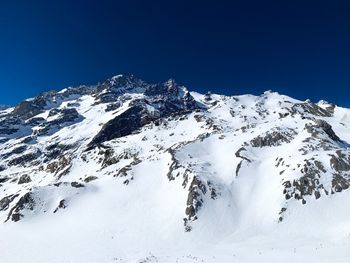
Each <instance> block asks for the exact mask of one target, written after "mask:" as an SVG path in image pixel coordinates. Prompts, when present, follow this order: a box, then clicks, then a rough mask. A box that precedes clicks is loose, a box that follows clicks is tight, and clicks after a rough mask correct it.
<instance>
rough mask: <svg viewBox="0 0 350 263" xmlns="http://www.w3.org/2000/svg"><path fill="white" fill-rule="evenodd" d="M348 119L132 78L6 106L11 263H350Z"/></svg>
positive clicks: (3, 134) (0, 184)
mask: <svg viewBox="0 0 350 263" xmlns="http://www.w3.org/2000/svg"><path fill="white" fill-rule="evenodd" d="M349 121H350V110H349V109H345V108H341V107H339V106H336V105H334V104H331V103H327V102H325V101H320V102H318V103H312V102H310V101H299V100H296V99H293V98H290V97H288V96H284V95H280V94H278V93H275V92H270V91H267V92H265V93H264V94H262V95H260V96H253V95H241V96H221V95H216V94H210V93H209V92H208V93H207V94H204V95H203V94H199V93H197V92H190V91H188V90H187V89H186V88H185V87H183V86H179V85H178V84H177V83H176V82H175V81H174V80H169V81H167V82H165V83H162V84H148V83H145V82H144V81H142V80H140V79H137V78H136V77H134V76H123V75H118V76H115V77H112V78H111V79H109V80H107V81H105V82H104V83H102V84H99V85H96V86H91V87H90V86H79V87H74V88H66V89H64V90H62V91H58V92H57V91H50V92H45V93H42V94H40V95H39V96H37V97H35V98H32V99H28V100H25V101H23V102H21V103H19V104H18V105H17V106H16V107H4V108H1V107H0V142H1V144H0V222H1V223H0V251H1V254H2V256H0V262H2V261H1V257H2V258H3V260H4V262H24V261H23V260H24V259H25V262H265V261H266V262H271V261H272V262H277V260H281V259H283V261H284V262H296V260H302V259H303V260H304V259H308V261H309V262H347V260H345V259H348V258H349V256H350V253H349V252H348V250H347V248H348V247H349V245H350V239H349V238H350V220H349V219H350V211H349V210H348V209H347V205H348V204H350V203H349V202H350V193H349V192H350V191H348V188H349V185H350V151H349V144H348V142H350V133H349V125H350V122H349Z"/></svg>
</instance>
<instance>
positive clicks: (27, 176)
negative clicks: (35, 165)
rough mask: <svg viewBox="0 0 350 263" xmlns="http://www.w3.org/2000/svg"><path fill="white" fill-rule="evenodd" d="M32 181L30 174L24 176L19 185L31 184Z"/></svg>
mask: <svg viewBox="0 0 350 263" xmlns="http://www.w3.org/2000/svg"><path fill="white" fill-rule="evenodd" d="M31 181H32V179H31V178H30V176H29V175H28V174H23V175H22V176H21V177H20V178H19V180H18V184H27V183H30V182H31Z"/></svg>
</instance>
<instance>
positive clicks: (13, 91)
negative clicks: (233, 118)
mask: <svg viewBox="0 0 350 263" xmlns="http://www.w3.org/2000/svg"><path fill="white" fill-rule="evenodd" d="M349 10H350V4H347V1H280V0H279V1H260V0H259V1H254V0H251V1H247V0H245V1H233V0H232V1H190V0H186V1H182V0H176V1H175V0H173V1H166V0H162V1H158V0H152V1H133V0H127V1H117V0H115V1H103V0H100V1H91V0H84V1H80V0H74V1H65V0H62V1H35V0H33V1H17V0H2V1H0V90H1V93H0V104H15V103H17V102H18V101H20V100H21V99H24V98H27V97H31V96H34V95H36V94H38V93H39V92H41V91H45V90H50V89H61V88H64V87H66V86H70V85H78V84H92V83H97V82H98V81H102V80H104V79H106V78H108V77H110V76H112V75H115V74H119V73H124V74H131V73H132V74H135V75H136V76H138V77H140V78H142V79H144V80H146V81H149V82H159V81H164V80H166V79H168V78H175V79H176V80H177V81H178V82H179V83H181V84H184V85H186V86H188V87H189V88H190V89H192V90H198V91H206V90H211V91H212V92H218V93H224V94H242V93H253V94H260V93H261V92H263V91H264V90H267V89H272V90H276V91H279V92H281V93H285V94H288V95H291V96H294V97H296V98H300V99H305V98H311V99H312V100H314V101H318V100H319V99H321V98H323V99H326V100H329V101H332V102H335V103H337V104H341V105H345V106H350V103H349V94H350V91H349V88H350V15H349Z"/></svg>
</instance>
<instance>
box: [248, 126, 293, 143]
mask: <svg viewBox="0 0 350 263" xmlns="http://www.w3.org/2000/svg"><path fill="white" fill-rule="evenodd" d="M294 135H295V132H294V131H293V130H284V131H282V130H277V131H268V132H267V133H266V134H264V135H259V136H257V137H255V138H254V139H253V140H251V141H250V143H251V145H252V146H253V147H266V146H279V145H281V144H282V143H289V142H290V141H291V140H292V139H293V136H294Z"/></svg>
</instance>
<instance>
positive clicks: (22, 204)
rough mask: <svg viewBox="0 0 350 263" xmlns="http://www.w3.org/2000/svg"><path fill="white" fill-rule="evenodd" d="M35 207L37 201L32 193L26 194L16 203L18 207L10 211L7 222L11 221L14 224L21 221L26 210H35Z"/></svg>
mask: <svg viewBox="0 0 350 263" xmlns="http://www.w3.org/2000/svg"><path fill="white" fill-rule="evenodd" d="M34 206H35V200H34V197H33V195H32V193H31V192H28V193H26V194H24V195H23V196H22V197H21V198H20V199H19V200H18V202H17V203H16V205H15V206H14V207H13V208H12V209H11V210H10V212H9V214H8V217H7V220H9V219H11V220H12V221H14V222H17V221H19V220H21V218H22V217H23V214H22V213H21V211H22V210H24V209H29V210H33V209H34Z"/></svg>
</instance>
